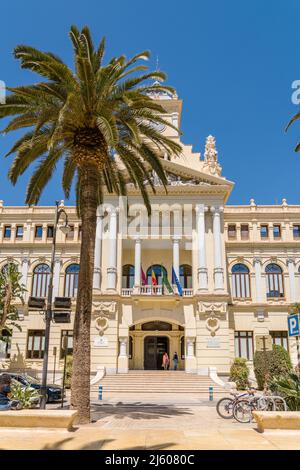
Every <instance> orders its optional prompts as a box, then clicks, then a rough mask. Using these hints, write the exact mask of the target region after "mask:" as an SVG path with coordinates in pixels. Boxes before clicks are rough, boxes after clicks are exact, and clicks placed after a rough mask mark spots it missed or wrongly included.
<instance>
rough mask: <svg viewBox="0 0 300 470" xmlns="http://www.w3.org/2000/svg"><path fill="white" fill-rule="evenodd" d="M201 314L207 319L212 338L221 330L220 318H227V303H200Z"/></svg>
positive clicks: (206, 323)
mask: <svg viewBox="0 0 300 470" xmlns="http://www.w3.org/2000/svg"><path fill="white" fill-rule="evenodd" d="M198 305H199V314H200V315H201V314H202V315H203V316H204V317H205V318H206V321H205V326H206V328H207V329H208V331H209V332H210V335H211V336H215V335H216V332H217V331H218V330H219V328H220V318H222V317H224V316H226V313H227V309H226V307H227V304H226V302H199V304H198Z"/></svg>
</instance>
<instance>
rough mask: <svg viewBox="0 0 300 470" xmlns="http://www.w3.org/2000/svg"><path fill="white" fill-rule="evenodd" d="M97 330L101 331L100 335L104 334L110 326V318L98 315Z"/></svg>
mask: <svg viewBox="0 0 300 470" xmlns="http://www.w3.org/2000/svg"><path fill="white" fill-rule="evenodd" d="M95 327H96V330H98V331H99V335H100V336H103V335H104V331H105V330H106V329H107V328H108V319H107V318H106V317H101V316H100V317H97V318H96V320H95Z"/></svg>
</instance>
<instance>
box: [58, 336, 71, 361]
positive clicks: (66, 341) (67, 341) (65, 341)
mask: <svg viewBox="0 0 300 470" xmlns="http://www.w3.org/2000/svg"><path fill="white" fill-rule="evenodd" d="M64 338H66V339H64ZM64 346H66V347H67V356H69V355H72V354H73V330H62V331H61V341H60V358H61V359H63V358H64V357H65V349H64Z"/></svg>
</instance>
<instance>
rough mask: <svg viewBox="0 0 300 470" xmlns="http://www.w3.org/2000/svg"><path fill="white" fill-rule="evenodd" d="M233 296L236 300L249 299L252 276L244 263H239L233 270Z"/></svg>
mask: <svg viewBox="0 0 300 470" xmlns="http://www.w3.org/2000/svg"><path fill="white" fill-rule="evenodd" d="M231 280H232V296H233V297H234V298H240V299H244V298H249V297H250V296H251V294H250V274H249V269H248V268H247V266H246V265H245V264H243V263H237V264H235V265H234V266H232V269H231Z"/></svg>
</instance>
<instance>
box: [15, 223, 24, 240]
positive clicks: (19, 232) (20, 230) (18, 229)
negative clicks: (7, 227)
mask: <svg viewBox="0 0 300 470" xmlns="http://www.w3.org/2000/svg"><path fill="white" fill-rule="evenodd" d="M23 234H24V227H23V225H17V227H16V238H23Z"/></svg>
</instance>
